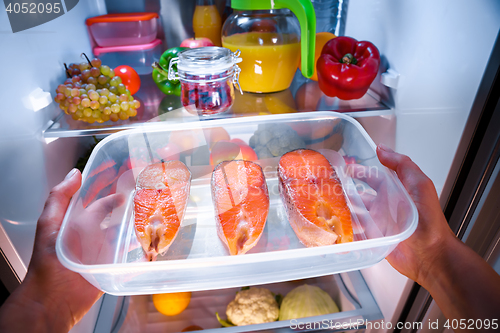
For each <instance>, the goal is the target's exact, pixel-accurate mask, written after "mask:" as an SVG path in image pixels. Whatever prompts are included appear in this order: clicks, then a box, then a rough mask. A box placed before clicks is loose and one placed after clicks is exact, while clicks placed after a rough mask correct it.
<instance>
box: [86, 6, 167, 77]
mask: <svg viewBox="0 0 500 333" xmlns="http://www.w3.org/2000/svg"><path fill="white" fill-rule="evenodd" d="M158 20H159V16H158V14H157V13H120V14H107V15H101V16H96V17H91V18H89V19H87V20H86V24H87V27H88V31H89V36H90V39H91V40H92V41H93V42H94V44H95V47H94V49H93V52H94V55H95V56H96V57H98V58H99V59H101V60H102V62H103V63H106V64H108V65H109V66H111V67H116V66H119V65H129V66H131V67H133V68H134V69H135V70H136V72H137V73H138V74H149V73H151V72H152V68H151V64H152V63H153V62H155V61H158V59H159V58H160V56H161V53H162V41H161V40H160V39H158V38H157V33H158Z"/></svg>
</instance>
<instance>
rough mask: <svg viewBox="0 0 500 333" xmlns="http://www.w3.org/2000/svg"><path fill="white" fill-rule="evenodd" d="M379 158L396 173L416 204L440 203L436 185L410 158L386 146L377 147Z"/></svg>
mask: <svg viewBox="0 0 500 333" xmlns="http://www.w3.org/2000/svg"><path fill="white" fill-rule="evenodd" d="M377 156H378V158H379V160H380V162H381V163H382V164H383V165H385V166H386V167H388V168H389V169H392V170H394V171H396V174H397V175H398V178H399V180H401V183H402V184H403V186H404V187H405V188H406V190H407V191H408V193H409V194H410V196H411V197H412V199H413V200H414V201H415V202H421V201H422V200H423V199H431V198H432V200H434V199H435V201H436V202H438V203H439V199H437V198H438V196H437V193H436V188H435V187H434V184H433V183H432V181H431V180H430V178H429V177H427V175H425V174H424V173H423V172H422V170H420V168H419V167H418V165H416V164H415V162H413V161H412V160H411V159H410V158H409V157H408V156H406V155H403V154H398V153H396V152H395V151H394V150H392V149H391V148H389V147H387V146H386V145H384V144H380V145H378V146H377Z"/></svg>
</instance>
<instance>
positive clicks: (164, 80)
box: [153, 47, 188, 96]
mask: <svg viewBox="0 0 500 333" xmlns="http://www.w3.org/2000/svg"><path fill="white" fill-rule="evenodd" d="M187 49H188V48H187V47H173V48H171V49H168V50H166V51H165V52H163V54H162V55H161V57H160V61H159V63H158V62H155V63H154V64H153V81H154V82H155V83H156V85H157V86H158V88H159V89H160V90H161V92H162V93H164V94H165V95H176V96H180V95H181V83H180V82H179V80H169V79H168V65H169V64H170V60H171V59H172V58H176V57H177V56H178V55H179V53H180V52H182V51H184V50H187ZM173 69H174V71H175V72H177V65H174V66H173Z"/></svg>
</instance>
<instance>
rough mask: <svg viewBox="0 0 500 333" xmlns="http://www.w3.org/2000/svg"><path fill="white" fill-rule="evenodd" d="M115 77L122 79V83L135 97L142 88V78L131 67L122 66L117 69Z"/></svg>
mask: <svg viewBox="0 0 500 333" xmlns="http://www.w3.org/2000/svg"><path fill="white" fill-rule="evenodd" d="M115 75H116V76H119V77H120V78H121V79H122V83H123V84H124V85H125V87H127V89H128V90H130V94H131V95H134V94H135V93H136V92H138V91H139V88H140V87H141V78H140V77H139V74H137V72H136V71H135V69H133V68H132V67H130V66H127V65H122V66H118V67H116V68H115Z"/></svg>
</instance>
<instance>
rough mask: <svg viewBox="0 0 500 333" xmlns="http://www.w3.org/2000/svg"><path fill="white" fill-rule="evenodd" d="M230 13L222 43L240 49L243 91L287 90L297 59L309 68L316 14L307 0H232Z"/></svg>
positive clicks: (304, 70)
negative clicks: (231, 11)
mask: <svg viewBox="0 0 500 333" xmlns="http://www.w3.org/2000/svg"><path fill="white" fill-rule="evenodd" d="M231 7H232V8H233V13H232V14H231V15H230V16H229V17H228V18H227V20H226V22H225V23H224V26H223V27H222V46H223V47H226V48H228V49H230V50H231V51H233V52H236V50H240V51H241V58H242V59H243V61H242V62H241V63H240V64H239V66H240V68H241V73H240V78H239V82H240V85H241V88H242V89H243V90H244V91H247V92H253V93H270V92H276V91H281V90H285V89H287V88H288V87H289V86H290V84H291V83H292V80H293V77H294V75H295V71H296V70H297V67H298V65H299V60H300V59H301V64H300V65H301V69H302V73H303V75H304V76H306V77H311V76H312V74H313V72H314V47H315V45H314V44H315V41H316V17H315V14H314V7H313V5H312V3H311V1H310V0H231Z"/></svg>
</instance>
